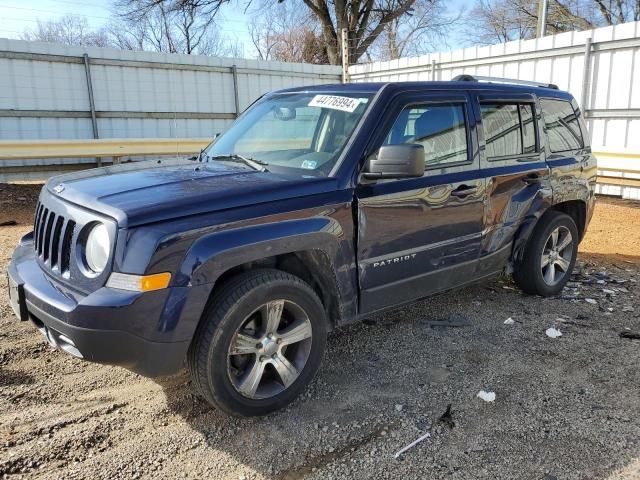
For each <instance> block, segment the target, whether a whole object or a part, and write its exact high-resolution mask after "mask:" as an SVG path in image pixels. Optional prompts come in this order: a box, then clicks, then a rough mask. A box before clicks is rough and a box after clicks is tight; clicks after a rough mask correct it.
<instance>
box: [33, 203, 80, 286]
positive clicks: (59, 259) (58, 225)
mask: <svg viewBox="0 0 640 480" xmlns="http://www.w3.org/2000/svg"><path fill="white" fill-rule="evenodd" d="M75 228H76V222H74V221H73V220H71V219H67V218H65V217H64V216H62V215H60V214H57V213H56V212H54V211H53V210H50V209H49V208H47V207H45V206H44V205H43V204H42V203H40V202H38V206H37V207H36V216H35V222H34V226H33V232H34V247H35V251H36V253H37V255H38V257H39V258H40V259H41V260H42V262H43V263H44V264H45V265H46V266H48V267H49V268H51V269H52V270H57V271H58V272H59V273H61V274H63V275H64V274H66V273H68V272H69V262H70V259H71V247H72V239H73V232H74V230H75Z"/></svg>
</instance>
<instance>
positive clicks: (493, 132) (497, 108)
mask: <svg viewBox="0 0 640 480" xmlns="http://www.w3.org/2000/svg"><path fill="white" fill-rule="evenodd" d="M480 109H481V112H482V125H483V127H484V137H485V145H486V154H487V158H489V159H492V158H500V157H514V156H518V155H523V154H529V153H535V152H537V151H538V150H537V144H536V128H535V115H534V112H533V105H532V104H528V103H521V104H518V103H483V104H481V105H480Z"/></svg>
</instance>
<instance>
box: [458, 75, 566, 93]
mask: <svg viewBox="0 0 640 480" xmlns="http://www.w3.org/2000/svg"><path fill="white" fill-rule="evenodd" d="M452 81H454V82H489V83H511V84H514V85H529V86H530V87H545V88H553V89H554V90H558V86H557V85H556V84H555V83H541V82H530V81H528V80H516V79H512V78H501V77H480V76H476V75H458V76H456V77H454V78H453V80H452Z"/></svg>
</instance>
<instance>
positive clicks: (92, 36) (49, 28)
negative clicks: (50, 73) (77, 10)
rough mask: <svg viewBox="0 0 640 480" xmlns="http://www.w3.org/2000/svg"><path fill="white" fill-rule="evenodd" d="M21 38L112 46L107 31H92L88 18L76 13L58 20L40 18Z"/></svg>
mask: <svg viewBox="0 0 640 480" xmlns="http://www.w3.org/2000/svg"><path fill="white" fill-rule="evenodd" d="M20 38H21V39H22V40H31V41H40V42H50V43H61V44H63V45H82V46H94V47H108V46H110V42H109V38H108V36H107V35H106V32H104V31H97V32H96V31H92V30H91V29H90V28H89V23H88V22H87V19H86V18H84V17H80V16H75V15H66V16H64V17H61V18H60V19H58V20H49V21H40V20H38V22H37V26H36V27H35V28H34V29H32V30H25V31H24V32H23V33H22V35H20Z"/></svg>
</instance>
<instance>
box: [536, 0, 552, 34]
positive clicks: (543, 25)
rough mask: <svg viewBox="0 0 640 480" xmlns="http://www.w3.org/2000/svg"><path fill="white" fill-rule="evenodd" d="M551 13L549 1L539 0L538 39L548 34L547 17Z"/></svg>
mask: <svg viewBox="0 0 640 480" xmlns="http://www.w3.org/2000/svg"><path fill="white" fill-rule="evenodd" d="M548 13H549V0H538V28H537V29H536V37H537V38H542V37H544V36H545V35H546V34H547V15H548Z"/></svg>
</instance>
